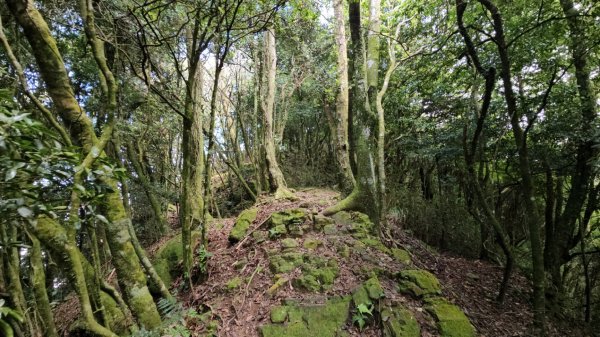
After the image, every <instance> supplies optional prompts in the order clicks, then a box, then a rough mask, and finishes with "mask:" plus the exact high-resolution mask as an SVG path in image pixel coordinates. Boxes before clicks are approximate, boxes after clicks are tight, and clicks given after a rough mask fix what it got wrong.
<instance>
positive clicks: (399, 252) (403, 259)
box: [391, 248, 411, 264]
mask: <svg viewBox="0 0 600 337" xmlns="http://www.w3.org/2000/svg"><path fill="white" fill-rule="evenodd" d="M391 255H392V257H393V258H394V260H396V261H398V262H400V263H404V264H410V262H411V258H410V254H409V253H408V252H407V251H406V250H404V249H400V248H392V249H391Z"/></svg>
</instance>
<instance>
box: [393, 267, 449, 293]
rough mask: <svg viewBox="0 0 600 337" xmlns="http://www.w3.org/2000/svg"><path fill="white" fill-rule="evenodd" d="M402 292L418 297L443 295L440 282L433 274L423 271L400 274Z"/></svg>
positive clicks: (413, 270) (416, 270)
mask: <svg viewBox="0 0 600 337" xmlns="http://www.w3.org/2000/svg"><path fill="white" fill-rule="evenodd" d="M399 276H400V278H401V280H400V291H402V292H405V293H410V294H412V295H414V296H418V297H427V296H434V295H439V294H441V293H442V289H441V287H440V281H438V279H437V277H435V275H433V274H432V273H430V272H428V271H426V270H422V269H412V270H403V271H401V272H400V273H399Z"/></svg>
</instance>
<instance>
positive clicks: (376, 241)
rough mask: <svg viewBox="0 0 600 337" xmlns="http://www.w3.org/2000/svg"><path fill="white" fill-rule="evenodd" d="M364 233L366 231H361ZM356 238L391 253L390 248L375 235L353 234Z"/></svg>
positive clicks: (369, 245) (367, 244)
mask: <svg viewBox="0 0 600 337" xmlns="http://www.w3.org/2000/svg"><path fill="white" fill-rule="evenodd" d="M361 234H363V235H364V233H361ZM353 237H354V238H356V239H358V240H359V241H360V242H362V243H364V244H365V245H366V246H367V247H371V248H373V249H377V250H378V251H380V252H382V253H385V254H390V249H389V248H388V247H386V246H385V245H384V244H383V243H382V242H381V241H380V240H379V239H377V238H376V237H374V236H371V235H366V236H364V237H360V236H359V237H357V235H356V234H355V235H353Z"/></svg>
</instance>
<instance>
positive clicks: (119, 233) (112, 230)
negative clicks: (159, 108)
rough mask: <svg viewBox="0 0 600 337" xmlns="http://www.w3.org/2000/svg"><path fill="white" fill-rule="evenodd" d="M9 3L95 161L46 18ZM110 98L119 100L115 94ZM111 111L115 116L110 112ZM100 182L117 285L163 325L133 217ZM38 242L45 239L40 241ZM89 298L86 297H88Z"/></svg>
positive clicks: (72, 128) (96, 46)
mask: <svg viewBox="0 0 600 337" xmlns="http://www.w3.org/2000/svg"><path fill="white" fill-rule="evenodd" d="M6 3H7V4H8V7H9V9H10V11H11V12H12V14H13V16H14V17H15V19H16V20H17V22H18V23H19V25H20V26H21V27H22V28H23V32H24V34H25V37H26V38H27V41H28V42H29V44H30V45H31V49H32V52H33V55H34V57H35V60H36V62H37V65H38V67H39V70H40V74H41V76H42V79H43V80H44V82H45V84H46V89H47V90H48V93H49V95H50V97H51V98H52V101H53V103H54V106H55V108H56V110H57V112H58V113H59V114H60V116H61V118H62V120H63V122H64V123H65V124H66V126H67V129H68V130H69V132H70V134H71V137H72V138H73V139H75V141H76V144H77V145H79V146H81V147H82V149H83V153H84V155H87V154H88V153H90V152H91V153H92V155H93V156H95V157H98V156H101V155H103V153H102V152H101V151H100V150H99V148H98V147H96V144H97V142H98V139H97V137H96V134H95V132H94V127H93V125H92V122H91V120H90V118H88V117H87V115H86V114H85V113H84V112H83V110H82V109H81V107H80V106H79V104H78V102H77V100H76V98H75V95H74V92H73V88H72V87H71V84H70V80H69V77H68V74H67V71H66V68H65V65H64V63H63V60H62V57H61V55H60V52H59V51H58V48H57V46H56V41H55V40H54V38H53V37H52V35H51V33H50V30H49V28H48V25H47V24H46V22H45V21H44V19H43V17H42V16H41V14H40V13H39V11H38V10H37V9H36V8H35V5H34V4H33V2H31V1H29V0H27V1H24V0H6ZM90 8H91V3H90V2H88V1H82V3H81V8H80V9H81V11H82V13H81V14H82V18H83V20H84V22H86V21H87V22H89V21H90V20H91V19H92V18H93V12H91V11H90ZM92 27H94V25H93V22H92V23H91V24H87V25H86V35H87V36H88V39H90V37H91V36H90V33H89V30H90V29H91V28H92ZM90 43H91V44H92V50H93V53H94V58H95V59H96V61H97V63H98V65H99V68H100V70H101V71H100V73H101V74H100V79H101V81H100V82H101V85H102V87H103V91H106V92H108V91H109V90H113V92H114V91H115V90H114V88H115V87H114V86H115V85H116V84H115V83H116V82H114V78H112V73H110V71H109V70H108V68H107V67H106V62H105V61H106V58H105V56H104V50H103V47H102V44H101V43H100V42H99V41H98V39H97V38H96V39H94V40H93V41H90ZM102 61H104V62H102ZM107 81H108V82H107ZM105 86H106V87H105ZM112 97H115V96H114V95H113V96H112ZM109 100H110V101H109V103H108V104H109V108H110V107H112V105H115V104H116V98H109ZM109 111H110V112H113V111H111V110H110V109H109ZM102 182H103V183H105V184H106V185H108V186H109V187H110V188H111V189H112V192H109V193H107V195H106V207H107V210H108V211H107V214H106V215H107V218H108V220H109V224H108V225H106V232H107V239H108V243H109V247H110V249H111V251H112V256H113V264H114V266H115V267H116V270H117V275H118V279H119V284H120V286H121V289H122V290H123V291H124V293H125V298H126V300H127V302H128V304H129V306H130V307H131V310H132V312H133V313H134V315H135V316H136V318H137V319H138V320H139V322H140V323H141V325H142V326H144V327H146V328H153V327H155V326H157V325H158V324H160V316H159V315H158V310H157V309H156V306H155V304H154V302H153V299H152V296H151V295H150V292H149V291H148V287H147V285H146V277H145V275H144V273H143V271H142V268H141V265H140V263H139V259H138V258H137V255H136V254H135V251H134V249H133V246H132V244H131V238H130V236H129V232H128V224H129V222H130V221H131V219H130V218H129V217H128V216H127V214H126V212H125V209H124V206H123V201H122V199H121V196H120V194H119V192H118V191H119V189H118V186H117V182H116V181H115V180H114V179H113V178H111V177H103V178H102ZM38 237H39V236H38ZM40 240H42V239H41V238H40ZM44 244H46V243H44ZM80 282H83V283H84V284H85V279H83V280H80ZM85 295H86V296H87V294H85ZM83 297H85V296H81V297H80V300H81V299H82V298H83ZM90 310H91V308H90Z"/></svg>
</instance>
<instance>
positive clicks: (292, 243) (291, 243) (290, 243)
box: [281, 238, 300, 248]
mask: <svg viewBox="0 0 600 337" xmlns="http://www.w3.org/2000/svg"><path fill="white" fill-rule="evenodd" d="M299 245H300V244H299V243H298V241H297V240H295V239H290V238H287V239H283V240H281V247H282V248H296V247H298V246H299Z"/></svg>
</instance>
